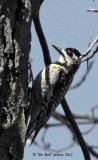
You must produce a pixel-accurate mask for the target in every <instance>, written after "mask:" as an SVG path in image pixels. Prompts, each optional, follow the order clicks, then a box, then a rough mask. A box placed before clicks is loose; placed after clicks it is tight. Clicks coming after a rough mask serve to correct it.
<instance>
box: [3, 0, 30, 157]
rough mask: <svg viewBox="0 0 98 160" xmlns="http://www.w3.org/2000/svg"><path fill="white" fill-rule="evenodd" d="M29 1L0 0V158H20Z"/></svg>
mask: <svg viewBox="0 0 98 160" xmlns="http://www.w3.org/2000/svg"><path fill="white" fill-rule="evenodd" d="M30 30H31V1H30V0H0V159H1V160H12V159H13V160H21V159H23V153H24V145H25V134H26V123H25V109H26V108H27V107H28V60H29V52H30V41H31V32H30Z"/></svg>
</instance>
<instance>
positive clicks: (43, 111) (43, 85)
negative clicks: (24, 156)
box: [26, 46, 81, 143]
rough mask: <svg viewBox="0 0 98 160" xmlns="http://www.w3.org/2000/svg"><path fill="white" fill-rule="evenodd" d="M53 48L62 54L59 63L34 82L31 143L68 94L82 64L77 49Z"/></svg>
mask: <svg viewBox="0 0 98 160" xmlns="http://www.w3.org/2000/svg"><path fill="white" fill-rule="evenodd" d="M53 47H54V48H55V49H56V50H57V51H58V52H59V53H60V59H59V61H57V62H55V63H52V64H50V65H49V66H47V67H46V68H44V69H43V70H42V71H41V72H40V73H39V74H38V75H37V77H36V78H35V80H34V85H33V105H32V108H31V113H30V114H31V117H30V122H29V125H28V129H27V136H26V139H27V138H28V137H29V136H30V135H31V134H32V133H33V138H32V142H31V143H33V141H34V140H35V138H36V136H37V134H38V132H39V131H40V129H41V128H42V127H43V126H44V125H45V124H46V122H47V121H48V119H49V118H50V116H51V115H52V114H53V112H54V111H55V109H56V107H57V106H58V105H59V104H60V102H61V100H62V98H63V97H64V95H65V94H66V93H67V91H68V89H69V87H70V85H71V83H72V81H73V78H74V75H75V73H76V71H77V70H78V68H79V66H80V64H81V59H80V56H81V54H80V53H79V51H77V50H76V49H74V48H66V49H60V48H58V47H56V46H53Z"/></svg>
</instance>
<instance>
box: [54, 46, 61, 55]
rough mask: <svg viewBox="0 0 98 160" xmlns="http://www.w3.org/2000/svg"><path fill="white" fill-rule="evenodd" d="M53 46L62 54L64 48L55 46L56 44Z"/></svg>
mask: <svg viewBox="0 0 98 160" xmlns="http://www.w3.org/2000/svg"><path fill="white" fill-rule="evenodd" d="M52 47H54V48H55V49H56V50H57V51H58V52H59V53H60V54H62V49H61V48H59V47H56V46H54V45H52Z"/></svg>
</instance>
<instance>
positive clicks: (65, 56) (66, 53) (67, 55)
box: [53, 45, 81, 69]
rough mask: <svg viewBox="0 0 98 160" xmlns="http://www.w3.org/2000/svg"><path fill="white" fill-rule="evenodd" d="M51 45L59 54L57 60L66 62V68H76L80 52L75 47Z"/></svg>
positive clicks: (78, 64) (78, 63)
mask: <svg viewBox="0 0 98 160" xmlns="http://www.w3.org/2000/svg"><path fill="white" fill-rule="evenodd" d="M53 47H54V48H55V49H56V50H57V51H58V52H59V54H60V59H59V62H60V63H63V64H66V67H68V68H70V69H71V68H73V67H76V68H78V67H79V66H80V63H81V59H80V56H81V54H80V52H79V51H78V50H77V49H75V48H65V49H61V48H58V47H56V46H54V45H53Z"/></svg>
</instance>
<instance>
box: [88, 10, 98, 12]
mask: <svg viewBox="0 0 98 160" xmlns="http://www.w3.org/2000/svg"><path fill="white" fill-rule="evenodd" d="M87 11H88V12H98V9H88V10H87Z"/></svg>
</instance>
